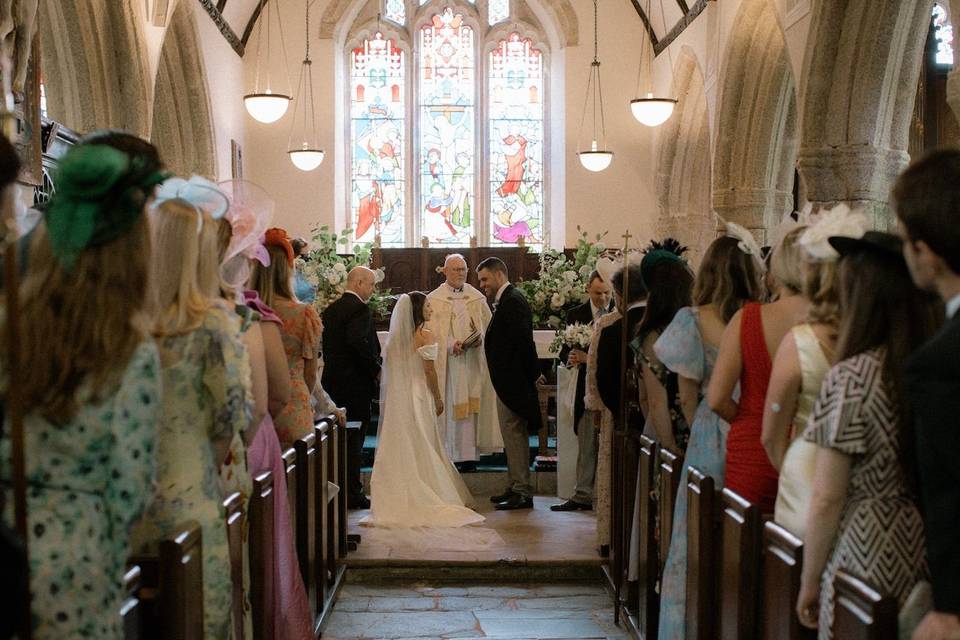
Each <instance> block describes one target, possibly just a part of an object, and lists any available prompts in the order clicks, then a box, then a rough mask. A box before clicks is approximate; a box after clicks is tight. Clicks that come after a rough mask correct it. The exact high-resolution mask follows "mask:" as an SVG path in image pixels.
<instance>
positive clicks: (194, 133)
mask: <svg viewBox="0 0 960 640" xmlns="http://www.w3.org/2000/svg"><path fill="white" fill-rule="evenodd" d="M155 96H156V98H155V103H154V107H153V127H152V134H151V140H152V141H153V143H154V144H155V145H156V146H157V148H158V149H159V150H160V155H161V157H162V158H163V159H164V162H165V163H166V165H167V167H168V168H169V169H170V170H171V171H173V172H174V173H177V174H180V175H190V174H193V173H196V174H199V175H203V176H207V177H210V178H215V177H216V174H217V170H216V154H215V152H214V132H213V124H212V121H211V113H210V100H209V96H208V91H207V83H206V74H205V71H204V64H203V59H202V57H201V54H200V50H199V44H198V38H197V28H196V23H195V18H194V15H193V12H192V8H191V6H189V5H187V4H186V3H180V5H179V6H178V7H177V9H176V11H175V12H174V14H173V17H172V19H171V21H170V26H169V27H168V29H167V32H166V34H165V37H164V42H163V47H162V49H161V51H160V64H159V66H158V68H157V80H156V85H155Z"/></svg>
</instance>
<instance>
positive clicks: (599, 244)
mask: <svg viewBox="0 0 960 640" xmlns="http://www.w3.org/2000/svg"><path fill="white" fill-rule="evenodd" d="M593 246H594V247H596V248H597V251H604V250H606V248H607V245H605V244H603V243H602V242H597V243H595V244H594V245H593Z"/></svg>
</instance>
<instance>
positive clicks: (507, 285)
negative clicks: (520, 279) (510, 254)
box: [495, 280, 510, 303]
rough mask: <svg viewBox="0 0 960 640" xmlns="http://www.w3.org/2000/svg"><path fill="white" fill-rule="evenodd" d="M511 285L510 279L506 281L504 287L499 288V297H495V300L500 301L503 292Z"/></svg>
mask: <svg viewBox="0 0 960 640" xmlns="http://www.w3.org/2000/svg"><path fill="white" fill-rule="evenodd" d="M509 286H510V281H509V280H508V281H507V282H505V283H504V284H503V286H502V287H500V288H499V289H498V290H497V297H496V299H495V302H497V303H499V302H500V296H502V295H503V292H504V291H506V290H507V287H509Z"/></svg>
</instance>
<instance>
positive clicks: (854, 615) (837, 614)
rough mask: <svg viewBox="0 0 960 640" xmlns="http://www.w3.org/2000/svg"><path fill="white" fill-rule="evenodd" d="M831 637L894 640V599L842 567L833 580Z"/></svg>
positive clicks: (895, 615) (895, 603)
mask: <svg viewBox="0 0 960 640" xmlns="http://www.w3.org/2000/svg"><path fill="white" fill-rule="evenodd" d="M833 589H834V601H833V637H834V638H837V639H838V640H840V639H841V638H842V640H896V638H897V609H898V606H897V600H896V598H892V597H889V596H884V595H882V594H880V593H879V592H878V591H877V590H876V589H874V588H873V587H872V586H871V585H870V584H868V583H867V582H865V581H864V580H861V579H860V578H857V577H856V576H853V575H851V574H849V573H847V572H846V571H844V570H843V569H840V570H839V571H837V575H836V577H835V578H834V580H833Z"/></svg>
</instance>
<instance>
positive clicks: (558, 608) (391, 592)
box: [323, 583, 628, 640]
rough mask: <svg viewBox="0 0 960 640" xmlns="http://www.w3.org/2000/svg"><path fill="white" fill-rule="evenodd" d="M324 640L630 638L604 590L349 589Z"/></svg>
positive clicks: (518, 587) (364, 586)
mask: <svg viewBox="0 0 960 640" xmlns="http://www.w3.org/2000/svg"><path fill="white" fill-rule="evenodd" d="M323 637H324V638H326V639H328V640H360V639H382V640H387V639H390V640H393V639H404V638H405V639H409V640H413V639H414V638H422V639H426V638H501V639H509V640H524V639H545V638H557V639H559V638H581V639H597V638H602V639H605V640H613V639H618V640H619V639H621V638H627V637H628V636H627V635H626V634H625V633H624V632H622V630H620V629H618V628H617V627H616V626H615V625H614V624H613V609H612V607H611V599H610V596H609V594H608V593H607V591H606V590H605V589H604V588H603V586H602V585H601V584H600V583H589V584H577V583H574V584H571V583H565V584H515V585H494V584H491V585H489V586H487V585H477V584H476V583H474V584H472V585H469V586H467V585H457V584H454V585H448V584H443V585H436V586H432V585H429V584H412V585H402V586H398V585H396V584H387V585H373V584H371V585H367V584H347V585H345V586H344V587H343V590H342V591H341V592H340V597H339V599H338V600H337V604H336V606H335V607H334V611H333V614H332V616H331V618H330V622H329V624H328V626H327V627H326V631H325V632H324V634H323Z"/></svg>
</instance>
